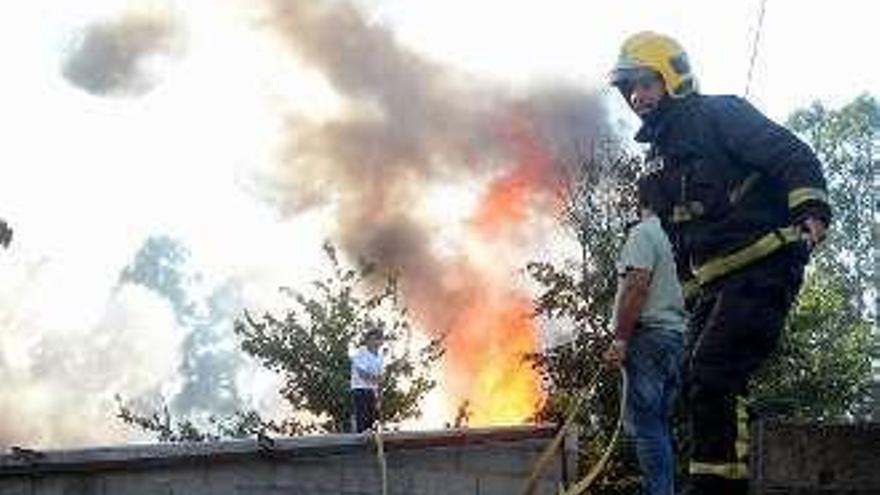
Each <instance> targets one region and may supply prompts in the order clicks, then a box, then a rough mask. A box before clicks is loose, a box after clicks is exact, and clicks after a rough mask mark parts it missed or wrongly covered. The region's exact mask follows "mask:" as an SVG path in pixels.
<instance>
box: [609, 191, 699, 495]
mask: <svg viewBox="0 0 880 495" xmlns="http://www.w3.org/2000/svg"><path fill="white" fill-rule="evenodd" d="M651 197H652V192H651V188H650V187H649V183H646V182H645V181H640V182H639V206H640V210H641V220H640V221H639V223H638V224H636V225H635V226H634V227H632V229H630V231H629V235H628V236H627V239H626V243H625V244H624V246H623V250H622V251H621V253H620V260H619V262H618V265H617V271H618V276H619V280H618V287H617V297H616V299H615V304H614V316H613V321H614V341H613V342H612V344H611V347H610V348H609V349H608V350H607V351H606V353H605V356H604V357H605V360H606V361H607V362H608V363H609V364H613V365H616V366H623V368H624V369H626V372H627V375H628V377H629V388H628V389H627V397H626V405H627V407H626V416H625V422H624V424H625V429H626V432H627V433H628V434H629V435H631V436H632V437H633V438H634V439H635V445H636V455H637V457H638V461H639V467H640V468H641V471H642V486H643V491H642V493H643V494H644V495H672V494H673V493H674V489H673V477H674V472H675V469H674V468H675V454H674V452H673V449H672V437H671V432H670V416H671V414H672V406H673V403H674V401H675V398H676V395H677V394H678V390H679V387H680V373H681V371H680V368H681V360H682V352H683V333H684V327H685V318H686V315H685V309H684V301H683V299H682V294H681V285H680V284H679V282H678V276H677V274H676V267H675V259H674V257H673V253H672V246H671V245H670V242H669V239H668V238H667V236H666V233H665V232H664V231H663V228H662V227H661V225H660V219H658V218H657V216H656V215H654V213H653V212H652V211H651V210H650V205H651Z"/></svg>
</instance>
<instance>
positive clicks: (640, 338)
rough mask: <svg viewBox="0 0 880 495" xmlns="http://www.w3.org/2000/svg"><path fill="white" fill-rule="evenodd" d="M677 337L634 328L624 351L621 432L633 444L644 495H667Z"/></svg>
mask: <svg viewBox="0 0 880 495" xmlns="http://www.w3.org/2000/svg"><path fill="white" fill-rule="evenodd" d="M683 348H684V337H683V335H682V332H680V331H677V330H670V329H662V328H645V327H642V328H639V329H638V330H636V334H635V335H634V336H633V337H632V338H631V339H630V342H629V346H628V347H627V354H626V361H625V363H624V367H625V368H626V373H627V377H628V379H629V388H628V390H627V396H626V404H627V407H626V414H625V417H624V430H625V432H626V433H627V434H628V435H630V436H632V437H633V438H634V439H635V447H636V457H637V458H638V461H639V467H640V468H641V470H642V487H643V493H644V495H672V494H673V493H674V490H673V478H674V476H675V452H674V451H673V448H672V433H671V427H670V422H671V415H672V409H673V405H674V403H675V398H676V396H677V395H678V390H679V388H680V387H681V360H682V354H683Z"/></svg>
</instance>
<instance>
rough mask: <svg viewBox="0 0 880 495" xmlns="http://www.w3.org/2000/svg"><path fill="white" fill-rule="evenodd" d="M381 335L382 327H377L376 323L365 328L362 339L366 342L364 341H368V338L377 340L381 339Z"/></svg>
mask: <svg viewBox="0 0 880 495" xmlns="http://www.w3.org/2000/svg"><path fill="white" fill-rule="evenodd" d="M382 337H383V334H382V329H381V328H379V326H378V325H371V326H370V327H369V328H368V329H367V331H366V333H364V338H363V340H364V342H366V341H368V340H370V339H378V340H382Z"/></svg>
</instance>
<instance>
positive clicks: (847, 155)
mask: <svg viewBox="0 0 880 495" xmlns="http://www.w3.org/2000/svg"><path fill="white" fill-rule="evenodd" d="M789 126H790V127H791V129H792V130H794V131H795V132H797V133H798V134H799V135H801V136H802V137H803V138H804V139H805V140H806V141H807V142H809V143H810V145H811V146H812V147H813V149H814V150H815V151H816V154H817V155H818V156H819V159H820V160H821V161H822V163H823V165H824V168H825V176H826V179H827V182H828V194H829V198H830V202H831V204H832V207H833V209H834V222H833V225H832V230H831V232H830V235H829V237H828V240H827V242H826V243H825V244H824V245H823V246H822V247H821V248H820V249H819V250H818V251H817V252H816V253H815V255H814V256H813V262H812V266H811V270H810V272H809V273H808V276H807V280H806V283H805V285H804V288H803V290H802V291H801V294H800V300H799V302H798V304H797V305H796V307H795V308H794V310H793V311H792V313H791V314H790V318H789V322H788V328H787V331H786V333H785V335H784V337H783V341H782V348H781V351H780V353H779V354H778V358H777V359H776V360H775V361H774V362H773V363H772V364H771V366H770V367H769V369H767V370H766V372H765V373H763V375H762V376H761V378H760V380H758V381H757V383H756V385H755V390H756V396H757V398H758V399H759V404H758V405H759V406H761V407H764V408H768V409H771V410H774V411H776V412H782V413H785V414H788V415H795V416H798V417H807V418H815V419H829V418H836V417H854V416H855V417H858V416H865V415H867V414H868V411H867V408H868V407H869V404H868V402H867V399H868V396H869V390H870V382H871V354H872V347H874V346H876V334H875V335H874V336H872V334H871V330H872V327H873V328H874V329H875V331H876V328H877V314H878V304H880V302H878V301H880V300H878V289H880V282H878V276H880V223H878V222H880V196H878V194H880V163H878V156H880V154H878V146H880V106H878V104H877V101H876V100H875V99H874V98H873V97H871V96H868V95H862V96H859V97H857V98H855V99H854V100H853V101H852V102H850V103H849V104H847V105H845V106H843V107H841V108H840V109H837V110H833V109H828V108H826V107H825V106H824V105H822V104H820V103H814V104H813V105H811V106H810V107H809V108H806V109H802V110H799V111H797V112H795V113H794V114H792V116H791V118H790V119H789ZM872 301H873V304H872ZM877 390H878V392H880V388H878V389H877ZM874 407H875V408H877V407H880V401H878V400H877V397H875V406H874Z"/></svg>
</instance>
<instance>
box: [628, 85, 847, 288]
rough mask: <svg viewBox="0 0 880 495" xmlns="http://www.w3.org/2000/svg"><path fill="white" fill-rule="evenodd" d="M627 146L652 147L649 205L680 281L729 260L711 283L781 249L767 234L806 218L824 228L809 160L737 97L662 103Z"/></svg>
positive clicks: (813, 161) (824, 207)
mask: <svg viewBox="0 0 880 495" xmlns="http://www.w3.org/2000/svg"><path fill="white" fill-rule="evenodd" d="M636 140H637V141H639V142H644V143H650V144H651V149H650V151H649V154H648V157H649V161H648V163H649V174H648V176H647V180H648V181H649V182H652V183H653V184H652V185H653V187H652V189H653V190H654V191H655V192H656V194H654V196H655V197H656V199H655V201H653V202H655V203H656V204H655V205H653V206H654V209H655V210H656V213H657V214H658V215H659V216H660V218H661V220H662V221H663V224H664V226H665V227H666V229H667V232H668V233H669V234H670V240H671V241H672V243H673V246H674V247H675V250H676V258H677V260H678V263H679V270H680V273H681V274H682V275H683V278H688V275H687V274H686V273H695V272H697V271H699V269H700V268H701V267H704V266H708V265H712V264H713V263H714V264H716V265H717V264H718V261H719V260H724V258H734V261H735V263H734V266H727V267H726V268H724V267H722V269H721V270H720V273H715V274H714V275H712V277H714V276H716V275H719V274H720V275H723V274H724V272H729V271H732V270H735V269H737V268H739V267H741V266H743V265H748V264H750V263H751V262H753V261H756V259H752V258H759V257H762V256H765V255H767V254H768V253H766V252H764V251H767V250H768V249H767V248H771V249H770V251H772V250H775V249H778V248H780V247H781V246H782V245H784V244H785V242H777V243H768V241H769V240H773V239H770V237H771V236H773V235H774V233H776V234H777V237H779V239H783V237H784V236H782V235H779V233H780V232H784V231H785V230H786V229H787V230H788V231H789V232H792V231H794V230H795V229H796V228H797V225H798V224H799V222H800V221H801V220H803V219H804V218H805V217H806V216H808V215H812V216H815V217H817V218H819V219H822V220H824V221H825V223H826V225H827V224H828V223H829V222H830V219H831V210H830V207H829V205H828V201H827V194H826V186H825V179H824V177H823V175H822V168H821V165H820V163H819V161H818V159H817V158H816V156H815V154H814V153H813V152H812V150H810V148H809V147H808V146H807V145H806V144H805V143H803V142H802V141H800V140H799V139H798V138H797V137H795V136H794V135H793V134H792V133H791V132H790V131H788V130H787V129H785V128H783V127H782V126H780V125H778V124H776V123H774V122H772V121H771V120H769V119H768V118H766V117H765V116H764V115H763V114H761V113H760V112H759V111H758V110H756V109H755V108H754V107H753V106H752V105H751V104H749V103H748V102H746V101H745V100H744V99H742V98H739V97H736V96H706V95H699V94H693V95H690V96H687V97H685V98H682V99H667V100H665V101H664V103H663V105H661V107H660V108H659V109H658V110H657V111H656V112H655V114H654V115H652V116H651V118H648V119H646V121H645V123H644V125H643V126H642V128H641V129H640V130H639V133H638V134H637V135H636ZM789 241H791V239H789ZM756 244H761V245H762V246H763V247H764V248H765V249H763V250H761V249H758V250H755V249H754V247H755V245H756ZM750 246H752V247H751V248H750ZM737 253H739V254H737ZM742 254H745V257H743V256H740V255H742ZM737 257H738V258H737ZM726 264H727V263H726V261H725V262H724V263H722V265H726ZM714 268H715V269H716V270H715V271H716V272H718V271H719V270H717V269H718V267H717V266H715V267H714ZM683 272H684V273H683Z"/></svg>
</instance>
